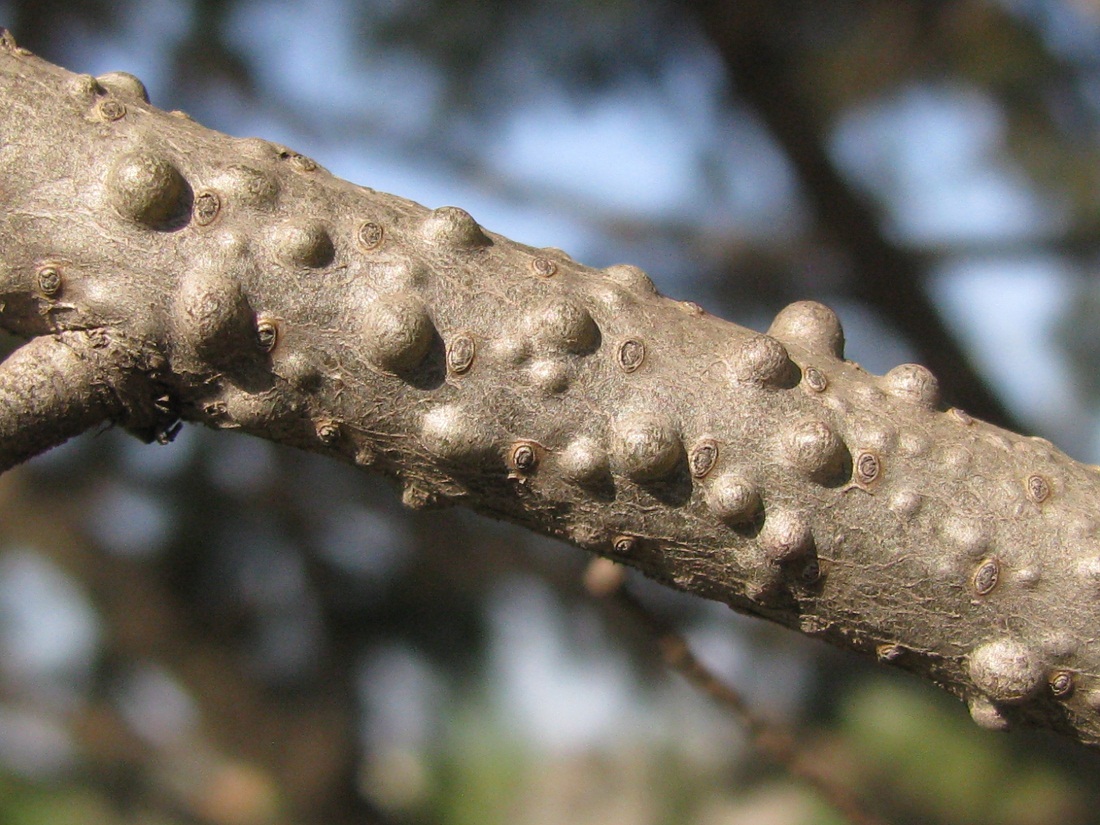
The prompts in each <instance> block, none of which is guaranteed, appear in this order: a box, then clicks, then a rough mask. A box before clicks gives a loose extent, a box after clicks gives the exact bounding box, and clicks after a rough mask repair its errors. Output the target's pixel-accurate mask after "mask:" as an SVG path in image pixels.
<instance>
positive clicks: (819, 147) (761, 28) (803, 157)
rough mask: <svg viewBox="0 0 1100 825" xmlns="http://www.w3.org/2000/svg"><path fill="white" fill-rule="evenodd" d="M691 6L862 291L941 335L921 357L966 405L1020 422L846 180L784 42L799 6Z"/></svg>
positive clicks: (900, 322)
mask: <svg viewBox="0 0 1100 825" xmlns="http://www.w3.org/2000/svg"><path fill="white" fill-rule="evenodd" d="M692 6H693V7H694V8H695V11H696V13H697V14H698V15H699V17H700V20H701V22H702V23H703V26H704V28H705V29H706V31H707V34H708V35H709V36H710V37H711V39H712V40H713V42H714V44H715V46H716V47H717V48H718V51H719V53H720V54H721V56H722V59H723V60H724V62H725V64H726V66H727V68H728V69H729V73H730V76H731V78H732V79H733V81H734V83H735V84H736V90H737V92H738V93H739V94H740V95H741V96H742V97H743V98H744V99H745V100H746V101H747V102H748V103H749V105H751V106H752V108H753V109H754V110H755V111H756V112H757V113H758V114H759V115H760V118H761V120H763V121H764V123H765V125H766V126H767V127H768V130H769V131H770V132H771V134H772V136H773V137H774V138H775V139H776V141H777V142H778V143H779V145H780V146H781V147H782V148H783V151H784V152H785V153H786V155H787V158H788V159H789V160H790V162H791V165H792V166H793V167H794V170H795V173H796V174H797V176H798V178H799V180H800V182H801V183H802V185H803V187H804V189H805V193H806V197H807V198H808V199H809V201H810V203H811V205H812V206H813V210H814V214H815V216H816V218H817V220H818V222H819V223H820V225H821V227H822V229H823V230H824V231H825V233H826V234H827V235H828V237H829V238H831V239H832V240H834V241H838V242H839V244H840V246H841V247H842V248H843V249H845V250H847V251H849V252H850V253H851V276H852V280H853V283H852V291H853V293H854V294H855V295H856V296H857V297H859V298H862V299H863V300H866V301H867V302H868V303H870V304H871V305H872V306H874V307H877V308H878V309H879V310H881V311H882V312H883V313H885V315H886V316H887V317H889V318H890V319H891V321H892V322H893V323H894V324H895V325H896V326H897V327H898V329H900V330H901V331H902V332H903V333H905V334H906V335H907V336H908V337H909V339H910V340H911V341H913V342H914V343H916V344H917V345H920V344H921V342H934V346H927V345H925V346H924V347H923V349H922V351H921V357H922V358H923V359H924V360H926V361H927V362H928V364H929V365H930V366H931V367H932V368H933V369H934V370H935V371H936V374H937V375H938V376H939V377H940V379H941V381H942V383H943V386H944V389H945V391H946V392H947V394H948V395H949V396H950V397H951V398H953V399H954V400H955V401H956V402H957V403H958V404H960V405H961V406H963V407H964V408H966V409H967V410H969V411H971V412H972V413H974V414H975V415H977V416H979V417H981V418H985V419H988V420H990V421H994V422H996V423H999V424H1006V425H1009V426H1013V425H1014V422H1013V419H1012V416H1011V414H1010V413H1009V411H1008V410H1007V409H1006V408H1005V406H1004V403H1003V402H1002V401H1001V400H1000V399H999V398H998V397H997V395H996V394H995V393H994V392H992V391H991V389H990V388H989V387H988V386H987V385H986V383H985V381H984V380H983V378H982V376H981V374H980V373H979V372H978V371H977V370H976V369H974V367H973V365H972V363H971V360H970V357H969V356H968V355H967V353H966V352H965V351H964V350H963V348H962V347H961V346H960V345H959V343H958V341H957V340H956V338H955V336H954V335H953V334H952V333H951V331H950V330H948V328H947V326H946V324H944V322H943V319H942V318H941V317H940V314H939V312H938V311H937V309H936V307H935V306H934V305H933V304H932V302H931V300H929V297H928V295H927V293H926V291H925V287H924V280H925V278H924V268H923V266H922V262H921V260H920V256H918V255H915V254H913V253H911V252H909V251H907V250H905V249H903V248H902V247H899V246H897V245H896V244H893V243H891V242H890V241H889V240H887V239H886V238H885V237H884V236H883V234H882V233H881V231H880V230H879V221H878V220H877V219H876V216H875V214H874V209H873V207H872V205H871V204H869V203H868V202H867V201H866V200H864V199H862V198H860V197H859V196H858V195H857V194H856V193H855V192H854V191H853V190H852V188H851V187H850V186H849V185H848V184H847V183H846V182H845V181H844V180H843V178H842V177H841V175H840V174H839V173H838V171H837V169H836V167H835V165H834V164H833V161H832V159H831V158H830V157H829V155H828V153H827V152H826V150H825V147H824V145H823V141H824V140H825V137H826V135H827V133H828V128H827V124H826V123H825V122H824V119H823V118H822V117H820V116H818V112H817V107H815V106H814V105H813V103H814V102H813V101H811V100H808V99H807V95H806V94H805V93H804V90H803V89H802V88H800V86H799V81H798V80H797V73H796V72H794V71H793V67H792V66H791V60H790V54H789V53H785V52H784V51H783V50H782V49H780V48H777V46H776V44H775V40H776V38H777V36H779V33H781V32H783V31H784V28H785V27H787V26H788V25H789V16H788V14H789V12H790V9H789V8H787V7H786V5H785V4H776V3H774V2H761V1H760V0H742V2H738V3H725V2H719V0H696V2H693V3H692ZM790 51H792V52H793V51H797V50H796V49H792V50H790Z"/></svg>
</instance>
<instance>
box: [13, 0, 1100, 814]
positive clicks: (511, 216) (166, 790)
mask: <svg viewBox="0 0 1100 825" xmlns="http://www.w3.org/2000/svg"><path fill="white" fill-rule="evenodd" d="M0 24H2V25H4V26H7V27H9V28H11V29H12V30H13V32H14V33H15V36H16V38H17V39H18V41H19V42H20V44H22V45H25V46H28V47H29V48H31V49H32V50H34V51H35V52H37V53H39V54H40V55H42V56H44V57H46V58H48V59H50V60H52V61H54V62H57V63H60V64H62V65H64V66H65V67H67V68H69V69H71V70H73V71H79V72H89V73H92V74H101V73H103V72H106V71H113V70H124V71H128V72H131V73H134V74H136V75H138V76H140V77H141V78H142V79H143V80H144V81H145V83H146V84H147V86H148V88H149V90H150V93H151V96H152V99H153V102H154V103H155V104H157V105H159V106H161V107H162V108H165V109H183V110H185V111H187V112H189V113H190V114H191V115H193V116H194V117H195V118H196V119H197V120H199V121H200V122H202V123H204V124H206V125H208V126H211V127H213V128H216V129H219V130H222V131H224V132H228V133H229V134H232V135H236V136H253V135H254V136H262V137H265V138H268V139H271V140H275V141H279V142H282V143H285V144H288V145H290V146H291V147H293V148H294V149H296V150H298V151H300V152H303V153H305V154H308V155H310V156H312V157H314V158H315V159H317V160H318V161H319V162H320V163H322V164H323V165H325V166H327V167H328V168H329V169H331V170H332V171H333V172H334V173H336V174H338V175H341V176H343V177H346V178H349V179H351V180H353V181H355V182H358V183H362V184H366V185H369V186H371V187H375V188H378V189H382V190H386V191H390V192H394V193H396V194H400V195H403V196H405V197H409V198H413V199H415V200H417V201H420V202H421V203H424V204H426V205H428V206H431V207H437V206H442V205H447V204H454V205H460V206H463V207H464V208H466V209H468V210H469V211H470V212H471V213H472V214H473V215H474V217H475V218H477V219H478V220H479V221H480V222H481V223H482V224H484V225H485V226H487V227H488V228H489V229H492V230H494V231H497V232H501V233H504V234H506V235H508V236H510V237H512V238H513V239H515V240H517V241H521V242H524V243H527V244H531V245H534V246H556V247H560V248H563V249H565V250H566V251H567V252H569V253H570V254H571V255H573V256H574V257H576V258H577V259H578V260H580V261H583V262H585V263H588V264H591V265H593V266H606V265H609V264H612V263H618V262H630V263H635V264H638V265H640V266H642V267H643V268H645V269H646V270H647V271H648V272H649V273H651V275H652V277H653V279H654V280H655V281H656V283H657V285H658V287H659V288H660V289H661V290H662V291H663V292H665V293H667V294H670V295H672V296H674V297H677V298H680V299H686V300H692V301H696V302H698V303H700V304H701V305H703V306H704V307H705V308H706V309H708V310H710V311H711V312H713V313H715V314H718V315H721V316H725V317H727V318H730V319H732V320H735V321H738V322H740V323H743V324H747V325H749V326H753V327H755V328H758V329H762V328H766V326H767V324H768V322H769V319H770V318H771V316H772V315H773V314H774V313H775V312H776V311H777V310H778V309H779V308H780V307H782V306H783V305H784V304H785V303H786V302H789V301H791V300H797V299H803V298H813V299H817V300H821V301H825V302H827V303H828V304H830V305H831V306H833V307H834V308H836V309H837V310H838V312H839V314H840V315H841V318H842V320H843V321H844V324H845V329H846V332H847V336H848V341H849V345H848V355H849V357H850V358H852V359H853V360H856V361H858V362H860V363H862V364H863V365H864V366H865V367H867V368H868V369H870V370H872V371H875V372H883V371H885V370H887V369H889V368H890V367H892V366H894V365H896V364H898V363H902V362H906V361H920V362H922V363H925V364H927V365H929V366H931V367H932V368H933V369H934V371H935V372H936V373H937V374H938V375H939V377H940V380H941V383H942V384H943V387H944V391H945V395H946V397H947V399H948V400H949V402H950V403H952V404H955V405H957V406H960V407H963V408H965V409H967V410H968V411H970V412H971V413H973V414H974V415H977V416H979V417H983V418H986V419H988V420H991V421H994V422H996V423H999V424H1004V425H1006V426H1010V427H1013V428H1016V429H1022V430H1026V431H1028V432H1030V433H1037V434H1040V435H1044V436H1046V437H1048V438H1050V439H1051V440H1053V441H1055V442H1056V443H1057V444H1059V445H1060V446H1061V447H1063V449H1065V450H1066V451H1067V452H1069V453H1070V454H1071V455H1073V456H1074V457H1076V458H1079V459H1081V460H1083V461H1089V462H1097V461H1100V426H1098V425H1100V417H1098V413H1100V378H1098V375H1100V373H1098V372H1097V371H1096V369H1095V368H1094V367H1093V366H1092V365H1093V364H1095V363H1096V362H1097V357H1098V355H1100V324H1097V323H1095V322H1094V321H1093V320H1092V318H1093V316H1094V314H1095V313H1096V312H1097V311H1100V278H1098V277H1097V275H1098V267H1100V3H1098V2H1095V0H999V1H998V0H985V1H984V2H979V0H940V1H938V2H937V1H935V0H825V2H823V1H822V0H737V2H733V0H727V2H717V1H716V2H705V1H704V0H697V1H695V2H682V3H673V2H664V0H541V1H540V0H361V1H360V2H352V0H302V1H301V2H288V0H192V2H172V0H83V2H76V1H73V2H67V0H0ZM9 345H10V344H9ZM586 561H587V559H586V558H585V556H584V555H583V554H582V553H581V552H580V551H577V550H574V549H573V548H570V547H567V546H564V545H561V544H558V543H555V542H552V541H549V540H546V539H542V538H538V537H535V536H531V535H527V534H525V533H523V532H520V531H518V530H515V529H512V528H510V527H508V526H506V525H500V524H496V523H491V522H488V521H486V520H484V519H481V518H478V517H475V516H473V515H470V514H468V513H464V512H453V511H447V512H431V513H416V514H411V513H407V512H405V511H403V510H402V508H401V506H400V504H399V500H398V496H397V494H396V492H395V491H394V490H393V489H392V488H390V487H389V486H388V485H387V484H386V483H384V482H382V481H380V480H378V479H375V478H373V477H371V476H369V475H366V474H363V473H360V472H357V471H355V470H353V469H351V468H348V467H345V466H342V465H339V464H336V463H331V462H327V461H325V460H323V459H320V458H318V457H315V456H310V455H304V454H299V453H296V452H292V451H288V450H282V449H277V448H275V447H273V446H271V445H269V444H267V443H265V442H260V441H257V440H253V439H249V438H247V437H243V436H234V435H226V434H218V433H213V432H208V431H204V430H200V429H198V428H195V427H187V428H185V429H184V430H183V432H182V433H181V434H180V435H179V437H178V438H177V439H176V440H175V442H174V443H172V444H170V445H167V446H145V445H142V444H140V443H138V442H137V441H136V440H134V439H132V438H129V437H127V436H125V435H123V434H120V433H117V432H113V431H104V432H99V433H95V434H92V435H89V436H86V437H83V438H81V439H78V440H76V441H74V442H72V443H70V444H68V445H66V446H65V447H63V448H61V449H58V450H55V451H54V452H52V453H50V454H48V455H46V456H44V457H41V458H39V459H37V460H35V461H32V462H31V463H30V464H29V465H27V466H25V467H22V468H19V469H18V470H16V471H13V472H11V473H8V474H7V475H5V476H4V477H3V478H2V479H0V822H3V823H16V824H17V825H39V824H40V823H41V825H46V823H49V825H57V824H58V823H61V824H62V825H65V824H66V823H82V824H83V823H92V824H93V825H96V824H98V823H102V824H103V825H116V824H118V825H120V824H121V823H153V824H154V825H159V824H160V823H163V825H177V823H194V824H195V825H269V824H270V825H274V824H275V823H279V824H280V825H282V824H283V823H286V825H291V823H293V825H299V824H301V825H314V823H316V825H320V823H325V824H326V825H344V824H345V823H349V824H350V823H378V825H387V824H388V823H393V825H413V824H414V823H415V824H416V825H420V823H425V825H435V824H437V823H438V825H467V823H469V825H473V823H477V824H478V825H494V824H495V823H509V824H511V823H518V825H544V824H545V825H552V824H553V825H557V824H558V823H572V824H574V825H586V823H601V825H620V823H621V825H666V824H667V825H673V823H675V824H676V825H679V823H687V825H739V824H740V823H753V825H773V824H774V825H793V824H794V823H834V822H841V821H842V820H840V819H839V818H837V816H836V814H835V813H834V812H832V811H830V809H829V808H828V807H826V806H823V805H822V804H821V803H820V802H819V801H818V800H817V799H816V798H815V797H814V796H813V794H811V793H809V792H808V791H807V790H806V789H804V788H803V787H802V786H801V785H800V784H799V783H798V782H797V781H796V780H795V779H793V778H791V777H790V776H789V775H787V774H786V773H785V772H783V771H782V770H781V769H779V768H777V767H776V766H775V765H773V764H771V763H769V762H768V761H767V760H766V759H762V758H761V757H760V756H759V755H758V754H757V753H756V752H754V750H753V749H752V747H750V746H749V744H748V743H747V739H746V736H745V733H744V731H743V729H742V728H741V727H740V725H739V724H738V722H737V721H736V720H735V719H732V718H730V717H727V716H726V715H724V714H723V712H722V711H721V710H720V709H719V708H717V707H715V706H714V705H713V704H712V703H711V702H710V701H709V700H708V699H707V698H706V697H705V696H703V695H700V694H699V693H696V692H693V691H692V690H691V689H690V688H689V687H687V686H686V685H685V684H684V683H683V681H682V680H681V679H680V678H679V677H677V676H675V675H672V674H669V673H667V672H666V671H665V670H664V669H663V668H662V666H661V664H660V662H659V659H658V657H657V656H656V654H655V652H654V649H653V646H652V644H651V640H650V639H649V638H648V636H647V634H646V633H645V632H644V631H643V630H642V629H641V628H640V627H639V626H638V624H637V622H635V621H631V620H630V619H629V618H628V617H626V616H624V615H623V614H621V613H618V612H616V611H615V610H614V609H613V607H610V606H608V605H607V604H604V603H601V602H597V601H594V600H592V599H591V598H589V597H588V596H586V595H585V592H584V589H583V587H582V585H581V576H582V573H583V570H584V567H585V563H586ZM630 586H631V587H632V588H634V589H635V591H636V592H638V593H639V595H640V597H641V598H642V599H643V601H644V602H645V603H646V604H647V605H648V606H649V608H650V609H651V610H652V611H654V612H655V613H657V614H658V615H659V616H661V617H662V618H663V619H664V620H666V621H669V622H671V623H673V624H675V625H676V626H677V627H678V628H679V629H680V630H681V631H682V632H683V633H684V634H685V635H686V636H687V637H688V638H689V640H690V641H691V642H692V644H693V646H694V647H695V649H696V650H697V651H698V653H699V655H700V656H701V658H702V659H703V660H704V661H706V662H707V663H708V665H710V666H711V667H712V668H713V669H714V670H715V671H717V672H719V673H721V674H722V675H723V676H724V677H725V678H727V679H728V680H729V681H730V683H731V684H733V685H734V686H736V687H737V689H738V690H740V691H742V692H743V693H744V695H745V696H746V697H747V698H748V700H749V701H750V702H751V703H752V704H753V706H754V708H755V709H756V710H757V712H759V713H761V714H763V715H766V716H768V717H769V718H772V719H775V720H778V721H780V722H782V723H784V724H788V725H791V726H794V727H795V728H797V730H798V731H799V735H800V736H801V737H802V738H803V740H804V742H805V747H806V753H807V754H809V755H810V756H811V757H812V758H813V759H815V760H817V761H818V762H819V764H822V765H825V766H828V769H829V771H830V772H831V774H833V775H834V777H835V780H836V782H837V783H838V784H839V785H841V786H844V787H850V788H853V789H854V790H855V791H856V792H857V793H858V794H859V795H860V796H861V797H862V798H863V799H864V800H865V801H866V802H867V804H868V807H869V808H871V809H872V810H874V811H875V812H877V813H878V814H880V815H881V816H883V817H884V818H887V819H888V820H889V821H891V822H895V823H944V824H945V825H946V823H974V824H975V825H976V824H977V823H991V824H992V823H1006V824H1007V825H1031V823H1035V825H1039V824H1040V823H1049V822H1058V823H1060V825H1072V823H1088V822H1100V783H1097V782H1096V776H1097V771H1098V770H1100V757H1098V756H1097V755H1096V754H1094V753H1092V752H1086V751H1085V750H1084V749H1081V748H1078V747H1075V746H1072V745H1071V744H1070V743H1068V742H1065V741H1062V740H1059V739H1055V738H1053V737H1050V736H1045V735H1041V734H1037V733H1029V732H1019V733H1012V734H1010V735H1003V734H1002V735H997V734H990V733H987V732H983V731H980V730H978V729H977V728H976V727H975V726H974V725H973V724H972V723H971V722H970V720H969V717H968V715H967V713H966V710H965V708H964V706H963V705H962V704H961V703H958V702H956V701H954V700H952V699H950V698H948V697H946V696H942V695H940V694H939V693H938V692H937V691H935V690H934V689H932V688H929V687H926V686H924V685H922V684H919V683H917V682H915V681H914V680H913V679H911V678H909V677H907V676H904V675H902V674H898V673H894V672H891V671H889V670H888V669H887V668H884V667H879V666H876V665H874V664H871V663H865V662H862V661H860V660H857V659H855V658H854V657H852V656H849V655H846V654H842V653H839V652H836V651H833V650H830V649H826V648H825V647H823V646H821V645H819V644H816V643H810V642H807V641H805V640H803V639H801V638H800V637H798V636H796V635H794V634H792V633H789V632H786V631H782V630H779V629H776V628H772V627H770V626H766V625H764V624H763V623H761V622H759V621H754V620H747V619H744V618H741V617H738V616H736V615H734V614H732V613H731V612H730V611H729V610H728V609H726V608H724V607H722V606H720V605H713V604H707V603H704V602H702V601H698V600H694V599H690V598H686V597H682V596H679V595H677V594H674V593H670V592H666V591H663V590H660V589H658V588H655V587H652V586H648V585H647V583H645V582H643V581H636V580H634V579H631V580H630Z"/></svg>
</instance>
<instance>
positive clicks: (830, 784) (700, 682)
mask: <svg viewBox="0 0 1100 825" xmlns="http://www.w3.org/2000/svg"><path fill="white" fill-rule="evenodd" d="M625 572H626V568H624V567H623V566H622V565H619V564H617V563H616V562H613V561H611V560H610V559H594V560H593V561H592V562H591V563H590V564H589V565H588V568H587V570H586V571H585V575H584V584H585V588H586V589H587V590H588V592H590V593H591V594H592V595H594V596H597V597H599V598H602V599H606V600H608V601H610V602H612V603H613V604H614V605H616V606H617V607H618V608H619V609H621V610H622V611H623V612H624V613H626V614H627V615H628V616H630V617H631V618H632V619H633V620H634V621H635V622H636V623H637V624H638V625H639V626H640V627H641V628H642V629H643V630H644V631H645V632H646V634H647V635H648V636H649V637H650V638H652V639H653V641H654V643H655V645H656V647H657V650H658V652H659V653H660V655H661V659H662V660H663V661H664V663H665V665H666V666H667V667H668V668H669V669H670V670H673V671H675V672H677V673H679V674H680V675H681V676H683V677H684V678H685V679H686V680H687V681H688V683H689V684H690V685H692V686H693V687H695V688H696V689H698V690H699V691H700V692H702V693H704V694H706V695H707V696H708V697H710V698H711V699H713V700H714V701H715V702H717V703H718V704H719V705H721V706H722V707H724V708H725V709H726V710H727V711H729V712H730V713H731V714H733V716H735V717H736V718H737V719H738V721H740V722H741V724H743V725H744V726H745V728H746V730H747V731H748V734H749V740H750V742H751V743H752V745H753V747H755V748H756V750H757V751H758V752H759V753H761V754H762V755H764V756H765V757H767V758H768V759H770V760H771V761H772V762H774V763H776V764H777V765H780V766H782V767H783V768H784V769H785V770H786V771H787V772H788V773H789V774H790V775H791V776H793V777H795V778H797V779H799V780H800V781H802V782H804V783H805V784H806V785H808V786H809V787H810V788H812V789H813V790H814V792H816V793H817V794H818V796H820V797H821V798H822V799H823V800H824V801H825V802H827V803H828V804H829V805H831V806H832V807H833V808H834V809H836V810H837V811H838V812H839V813H840V814H841V815H843V816H844V817H845V818H847V819H848V821H849V822H851V823H852V825H886V823H885V822H884V821H883V820H881V819H879V818H877V817H875V816H873V815H871V814H870V813H868V812H867V811H866V810H865V808H864V806H863V804H862V803H861V802H860V801H859V800H858V799H857V798H856V796H855V795H854V794H853V793H852V792H851V791H849V790H848V789H847V788H845V787H843V786H841V785H840V784H839V783H837V782H836V781H835V780H834V779H832V778H831V777H829V776H828V775H826V774H825V773H822V772H821V771H819V770H817V768H816V767H815V766H814V764H813V760H812V758H811V757H810V756H809V755H808V754H807V753H806V752H805V750H804V748H803V746H802V744H801V743H800V742H799V740H798V738H797V737H796V736H795V735H794V733H792V732H791V731H790V730H788V729H787V728H786V727H785V726H783V725H780V724H777V723H775V722H772V721H770V720H768V719H765V718H763V717H761V716H759V715H757V714H756V713H755V712H754V711H753V710H752V708H751V707H749V705H748V703H747V702H746V701H745V698H744V697H743V696H742V695H741V694H740V693H738V692H737V691H736V690H735V689H734V688H732V687H731V686H730V685H729V684H727V683H726V682H724V681H722V680H721V679H720V678H719V677H718V676H716V675H715V674H714V673H713V672H712V671H711V670H710V669H709V668H708V667H707V666H706V665H705V664H703V663H702V662H700V661H699V660H698V659H697V658H696V657H695V654H694V653H693V652H692V650H691V646H690V645H689V644H688V642H687V639H685V638H684V636H683V634H681V633H679V632H678V631H676V630H674V629H673V628H671V627H669V626H668V625H667V624H666V623H665V622H663V621H662V620H661V619H660V618H659V617H658V616H656V615H655V614H654V613H653V612H652V611H650V610H649V609H648V608H647V607H646V606H645V605H643V604H642V603H641V602H640V601H638V599H637V598H635V596H634V595H633V594H631V593H630V592H629V591H628V590H627V589H626V587H625V586H624V575H625Z"/></svg>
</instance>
